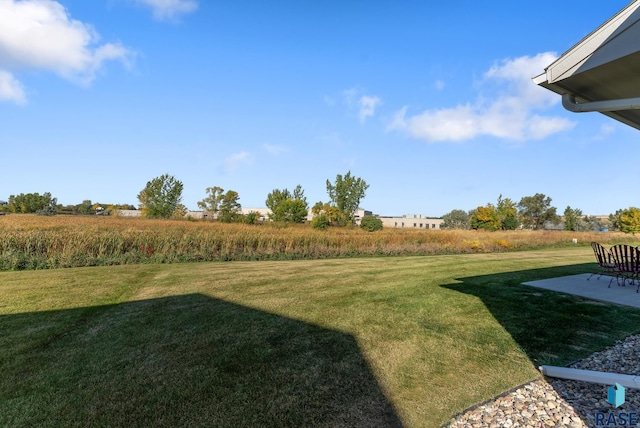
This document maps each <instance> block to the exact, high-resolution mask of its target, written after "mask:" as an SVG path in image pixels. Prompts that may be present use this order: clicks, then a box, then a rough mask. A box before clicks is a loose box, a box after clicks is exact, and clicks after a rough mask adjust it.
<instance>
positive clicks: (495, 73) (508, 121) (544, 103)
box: [388, 52, 575, 142]
mask: <svg viewBox="0 0 640 428" xmlns="http://www.w3.org/2000/svg"><path fill="white" fill-rule="evenodd" d="M555 58H556V55H555V54H554V53H550V52H547V53H542V54H539V55H536V56H534V57H529V56H524V57H520V58H516V59H508V60H504V61H502V62H501V63H500V64H496V65H494V66H493V67H491V68H490V69H489V70H488V71H487V72H486V73H485V74H484V78H483V80H482V82H481V88H485V87H486V88H487V89H488V93H491V94H492V95H491V96H490V97H483V96H482V94H478V96H477V99H476V101H475V102H474V103H467V104H464V105H458V106H456V107H452V108H442V109H432V110H426V111H424V112H422V113H418V114H415V115H412V116H409V117H407V110H408V108H407V107H404V108H402V109H401V110H399V111H398V112H397V113H396V114H395V116H394V119H393V121H392V122H391V124H390V125H389V127H388V129H389V130H400V131H404V132H406V133H408V134H409V135H410V136H412V137H413V138H417V139H423V140H426V141H429V142H435V141H464V140H469V139H472V138H475V137H479V136H492V137H497V138H502V139H507V140H514V141H525V140H532V139H533V140H537V139H542V138H545V137H547V136H549V135H551V134H554V133H557V132H561V131H565V130H568V129H571V128H572V127H573V126H574V125H575V123H574V122H572V121H570V120H568V119H564V118H561V117H555V116H543V115H540V114H536V113H535V112H536V111H540V110H546V109H549V108H550V107H552V106H554V105H555V104H557V103H558V102H559V101H560V97H559V96H558V95H556V94H554V93H552V92H551V91H548V90H546V89H543V88H540V87H538V86H537V85H535V84H534V83H533V82H532V81H531V77H532V76H534V75H535V74H536V73H538V72H539V71H540V70H543V69H544V67H546V66H547V65H549V64H550V63H551V62H552V61H553V60H554V59H555ZM493 94H497V95H495V96H494V95H493Z"/></svg>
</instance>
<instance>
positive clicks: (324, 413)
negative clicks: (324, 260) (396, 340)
mask: <svg viewBox="0 0 640 428" xmlns="http://www.w3.org/2000/svg"><path fill="white" fill-rule="evenodd" d="M0 346H1V348H0V370H1V371H2V379H1V380H0V426H52V427H53V426H55V427H59V426H67V427H69V426H83V427H86V426H123V427H124V426H126V427H142V426H144V427H147V426H154V427H161V426H167V427H169V426H170V427H177V426H190V427H195V426H207V427H209V426H216V427H225V426H226V427H257V426H260V427H270V426H272V427H283V426H295V427H301V426H327V427H335V426H345V427H356V426H361V427H375V426H385V427H387V426H401V422H400V420H399V418H398V416H397V414H396V412H395V410H394V408H393V406H392V405H391V403H390V402H389V401H388V400H387V398H386V397H385V394H384V392H383V391H382V389H381V387H380V386H379V384H378V383H377V381H376V379H375V376H374V375H373V374H372V372H371V369H370V367H369V366H368V364H367V362H366V361H365V359H364V357H363V356H362V354H361V352H360V349H359V347H358V344H357V343H356V341H355V339H354V338H353V337H352V336H350V335H348V334H345V333H342V332H338V331H333V330H328V329H326V328H321V327H318V326H314V325H310V324H307V323H304V322H300V321H296V320H293V319H289V318H285V317H282V316H278V315H273V314H269V313H266V312H263V311H259V310H255V309H251V308H247V307H243V306H239V305H236V304H232V303H228V302H224V301H221V300H217V299H214V298H210V297H208V296H205V295H201V294H192V295H184V296H178V297H168V298H160V299H152V300H144V301H136V302H129V303H124V304H117V305H107V306H100V307H92V308H78V309H71V310H64V311H52V312H40V313H26V314H18V315H5V316H1V317H0Z"/></svg>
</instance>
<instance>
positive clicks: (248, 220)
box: [242, 211, 260, 224]
mask: <svg viewBox="0 0 640 428" xmlns="http://www.w3.org/2000/svg"><path fill="white" fill-rule="evenodd" d="M242 222H243V223H244V224H258V223H259V222H260V213H259V212H256V211H250V212H248V213H247V214H246V215H244V216H243V218H242Z"/></svg>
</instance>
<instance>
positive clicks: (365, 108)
mask: <svg viewBox="0 0 640 428" xmlns="http://www.w3.org/2000/svg"><path fill="white" fill-rule="evenodd" d="M381 102H382V101H381V100H380V98H378V97H370V96H368V95H363V96H361V97H360V99H359V100H358V109H359V110H358V119H360V123H364V122H365V121H366V120H367V117H369V116H373V115H374V114H375V113H376V107H377V106H378V105H380V103H381Z"/></svg>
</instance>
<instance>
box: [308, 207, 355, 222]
mask: <svg viewBox="0 0 640 428" xmlns="http://www.w3.org/2000/svg"><path fill="white" fill-rule="evenodd" d="M311 212H312V214H313V216H314V217H313V218H314V219H315V218H316V217H320V216H322V220H318V222H320V221H321V222H322V223H324V222H326V223H327V226H346V225H347V222H348V219H347V216H346V215H345V213H344V212H342V211H340V209H338V207H337V206H335V205H331V204H330V203H328V202H326V203H322V202H316V204H315V205H314V206H313V208H312V209H311ZM312 224H313V223H312ZM314 227H315V226H314Z"/></svg>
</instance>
